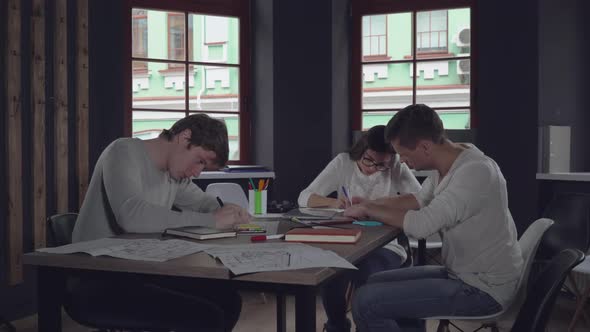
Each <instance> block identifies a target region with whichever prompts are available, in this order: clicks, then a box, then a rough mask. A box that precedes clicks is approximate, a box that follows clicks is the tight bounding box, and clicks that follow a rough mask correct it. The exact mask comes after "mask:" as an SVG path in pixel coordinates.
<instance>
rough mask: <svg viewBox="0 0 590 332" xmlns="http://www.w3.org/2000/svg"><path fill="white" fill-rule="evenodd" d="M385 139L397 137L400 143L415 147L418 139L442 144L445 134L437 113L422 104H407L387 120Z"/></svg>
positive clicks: (410, 147) (411, 147) (409, 147)
mask: <svg viewBox="0 0 590 332" xmlns="http://www.w3.org/2000/svg"><path fill="white" fill-rule="evenodd" d="M385 139H386V140H387V141H388V142H391V141H393V140H396V139H399V144H400V145H402V146H404V147H406V148H408V149H415V148H416V145H417V144H418V140H421V139H425V140H431V141H433V142H434V143H436V144H442V143H443V142H444V141H445V139H446V135H445V129H444V127H443V123H442V120H441V119H440V117H439V116H438V114H437V113H436V112H435V111H434V110H433V109H432V108H430V107H428V106H426V105H424V104H416V105H410V106H407V107H406V108H404V109H403V110H401V111H399V112H397V114H395V115H394V116H393V118H391V120H389V123H387V129H386V130H385Z"/></svg>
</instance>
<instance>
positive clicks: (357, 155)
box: [348, 125, 395, 161]
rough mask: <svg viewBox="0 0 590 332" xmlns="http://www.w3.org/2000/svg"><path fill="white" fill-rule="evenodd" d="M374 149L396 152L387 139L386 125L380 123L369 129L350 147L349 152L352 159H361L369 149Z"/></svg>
mask: <svg viewBox="0 0 590 332" xmlns="http://www.w3.org/2000/svg"><path fill="white" fill-rule="evenodd" d="M369 149H370V150H373V151H375V152H381V153H392V154H393V153H395V151H393V148H392V147H391V144H389V142H388V141H386V140H385V126H383V125H378V126H375V127H372V128H371V129H369V130H368V131H367V132H366V133H363V136H361V138H360V139H359V140H358V141H357V142H356V143H355V144H354V145H353V146H352V147H351V148H350V150H349V151H348V154H349V155H350V159H352V160H355V161H356V160H360V159H361V158H362V157H363V154H365V151H367V150H369Z"/></svg>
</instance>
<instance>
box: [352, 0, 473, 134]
mask: <svg viewBox="0 0 590 332" xmlns="http://www.w3.org/2000/svg"><path fill="white" fill-rule="evenodd" d="M358 1H361V0H358ZM463 3H465V1H463ZM353 15H359V16H361V17H360V18H358V19H357V20H358V21H357V22H359V23H357V24H358V25H357V28H360V29H362V31H361V33H359V34H358V35H359V36H361V40H357V41H353V48H354V49H356V48H360V50H358V51H355V52H356V53H355V54H358V55H359V56H360V61H359V60H356V61H355V60H354V59H353V63H352V67H353V70H354V71H357V70H358V73H359V74H358V76H355V75H353V82H354V83H353V86H355V85H356V86H359V85H360V89H359V90H356V91H360V94H358V93H357V92H356V91H354V90H353V92H352V94H353V104H354V105H355V106H354V107H355V108H354V110H353V116H354V119H353V129H354V130H366V129H368V128H370V127H372V126H375V125H378V124H386V123H387V122H388V121H389V120H390V119H391V117H392V116H393V115H394V114H395V113H396V112H397V111H398V110H400V109H402V108H404V107H406V106H408V105H411V104H427V105H429V106H430V107H432V108H433V109H435V110H436V111H437V112H438V113H439V115H440V116H441V119H442V120H443V123H444V126H445V128H446V129H470V128H471V112H472V105H471V91H472V85H471V68H472V63H473V61H474V59H472V54H471V35H470V26H471V8H456V9H455V8H453V9H437V10H416V11H401V12H395V11H394V10H392V11H391V12H383V13H377V14H375V13H374V11H371V14H370V15H362V14H356V13H353ZM375 17H380V19H378V21H377V22H386V26H387V28H386V33H385V42H383V43H379V45H381V44H385V45H388V46H387V51H386V53H385V54H384V55H385V56H386V57H373V55H374V54H375V53H380V54H381V56H383V52H382V51H381V50H380V48H379V47H375V46H374V43H373V42H371V43H369V42H368V40H367V38H368V37H369V36H372V35H373V30H369V31H370V33H366V31H367V29H369V27H370V23H373V21H374V18H375ZM375 39H376V38H373V40H375ZM357 59H359V58H357ZM355 77H358V78H356V79H355ZM357 84H358V85H357Z"/></svg>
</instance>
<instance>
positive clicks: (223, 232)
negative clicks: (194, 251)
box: [163, 226, 236, 240]
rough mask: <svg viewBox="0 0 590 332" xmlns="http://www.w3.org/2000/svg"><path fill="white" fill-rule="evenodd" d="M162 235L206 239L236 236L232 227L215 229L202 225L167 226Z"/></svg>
mask: <svg viewBox="0 0 590 332" xmlns="http://www.w3.org/2000/svg"><path fill="white" fill-rule="evenodd" d="M163 235H173V236H180V237H187V238H191V239H195V240H208V239H219V238H224V237H234V236H236V231H235V230H233V229H215V228H209V227H203V226H185V227H176V228H168V229H166V230H165V231H164V234H163Z"/></svg>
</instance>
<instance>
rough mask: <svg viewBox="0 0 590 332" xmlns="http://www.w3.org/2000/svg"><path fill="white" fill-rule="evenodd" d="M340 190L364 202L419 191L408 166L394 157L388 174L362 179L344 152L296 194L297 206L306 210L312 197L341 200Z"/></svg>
mask: <svg viewBox="0 0 590 332" xmlns="http://www.w3.org/2000/svg"><path fill="white" fill-rule="evenodd" d="M342 186H344V187H345V188H346V190H347V191H348V195H349V196H350V197H351V198H352V197H353V196H358V197H363V198H366V199H377V198H381V197H388V196H396V195H399V194H406V193H414V192H417V191H418V190H420V183H419V182H418V180H416V177H415V176H414V175H413V174H412V172H411V171H410V169H409V168H408V166H406V165H405V164H402V163H400V162H399V157H398V156H397V155H395V158H394V160H393V161H392V167H391V168H390V169H389V170H387V171H384V172H375V173H373V174H371V175H365V174H363V173H362V172H361V170H360V169H359V167H358V165H357V164H356V161H354V160H352V159H350V155H349V154H348V153H347V152H343V153H340V154H339V155H337V156H336V158H334V159H332V161H330V163H329V164H328V166H326V168H324V170H323V171H322V172H321V173H320V174H319V175H318V176H317V177H316V178H315V179H314V180H313V182H312V183H311V184H310V185H309V186H308V187H307V188H305V190H303V191H302V192H301V194H299V199H298V200H297V203H298V204H299V206H303V207H305V206H307V202H308V200H309V196H311V194H316V195H319V196H327V195H329V194H331V193H332V192H334V191H336V192H338V197H344V194H343V193H342Z"/></svg>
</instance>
